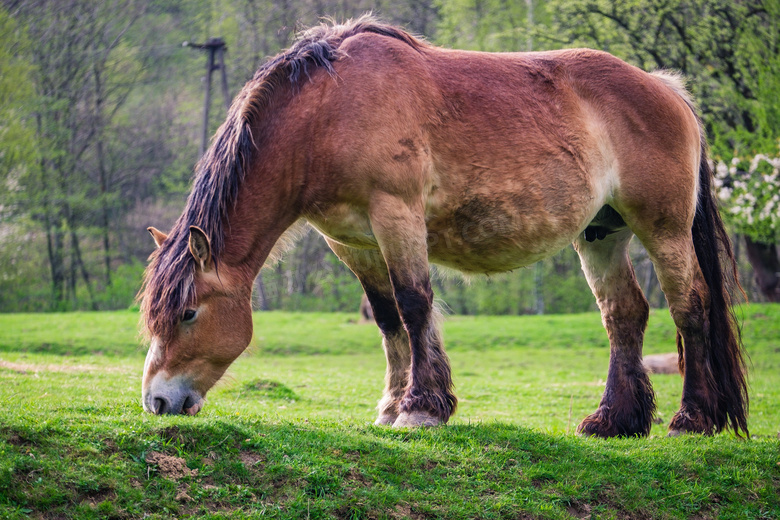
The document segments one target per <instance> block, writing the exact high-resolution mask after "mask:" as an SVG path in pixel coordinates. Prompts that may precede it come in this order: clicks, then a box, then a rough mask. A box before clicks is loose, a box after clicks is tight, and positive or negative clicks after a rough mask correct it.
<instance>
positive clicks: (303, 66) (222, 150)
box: [139, 15, 426, 338]
mask: <svg viewBox="0 0 780 520" xmlns="http://www.w3.org/2000/svg"><path fill="white" fill-rule="evenodd" d="M360 33H374V34H379V35H382V36H387V37H390V38H394V39H397V40H401V41H403V42H405V43H407V44H409V45H410V46H412V47H413V48H415V49H418V50H419V49H420V48H422V47H423V46H424V45H426V44H425V43H424V42H423V41H421V40H419V39H417V38H415V37H413V36H412V35H410V34H409V33H407V32H405V31H403V30H402V29H399V28H397V27H393V26H390V25H386V24H383V23H380V22H379V21H377V20H376V19H374V18H373V17H372V16H370V15H364V16H361V17H360V18H358V19H356V20H349V21H347V22H346V23H344V24H341V25H337V24H334V23H332V21H331V22H330V23H322V24H320V25H317V26H315V27H312V28H310V29H308V30H306V31H303V32H301V33H300V34H299V35H298V38H297V39H296V41H295V43H293V45H292V46H291V47H290V48H289V49H287V50H286V51H284V52H282V53H280V54H278V55H277V56H275V57H273V58H271V59H270V60H269V61H268V62H266V63H265V64H264V65H263V66H262V67H260V69H259V70H258V71H257V72H256V73H255V75H254V77H253V78H252V79H251V80H250V81H249V82H247V84H246V85H245V86H244V88H243V89H242V90H241V92H240V93H239V94H238V96H236V98H235V99H234V100H233V103H232V105H231V107H230V109H229V110H228V116H227V119H226V120H225V122H224V123H223V124H222V125H221V126H220V128H219V130H217V133H216V135H215V137H214V138H213V139H212V143H211V146H210V147H209V149H208V151H207V152H206V153H205V154H204V156H203V158H202V159H201V160H200V161H199V162H198V164H197V166H196V167H195V170H196V174H195V180H194V183H193V187H192V191H191V193H190V195H189V198H188V199H187V205H186V207H185V208H184V212H183V213H182V215H181V216H180V217H179V219H178V220H177V221H176V223H175V224H174V226H173V229H172V230H171V232H170V234H169V235H168V238H167V239H166V240H165V242H164V243H163V244H162V245H161V246H160V247H159V248H158V249H157V250H156V251H155V252H154V253H152V256H151V257H150V264H149V266H148V267H147V269H146V272H145V273H144V283H143V287H142V289H141V292H140V293H139V298H141V312H142V315H143V317H144V319H145V321H146V328H147V330H148V332H149V333H151V334H152V335H157V336H160V337H161V338H170V336H171V335H172V334H173V331H174V330H175V328H176V326H177V324H178V322H179V320H180V319H181V316H182V314H183V313H184V310H185V309H186V308H187V306H189V305H191V304H192V302H193V301H194V299H195V294H194V283H193V282H194V276H195V261H194V259H193V257H192V255H191V254H190V253H189V249H188V239H189V228H190V226H193V225H194V226H198V227H200V228H201V229H203V230H204V231H205V232H206V234H207V235H208V237H209V240H210V242H211V250H212V257H213V258H214V261H215V262H218V261H219V258H220V255H221V254H222V252H223V249H224V232H223V224H224V223H225V220H226V219H227V213H228V210H229V209H230V208H231V207H232V206H233V204H234V203H235V201H236V197H237V196H238V191H239V188H240V187H241V183H242V181H243V179H244V175H245V173H246V169H247V166H248V164H249V161H250V160H251V159H252V157H253V154H254V153H255V152H256V148H255V145H254V142H255V141H254V139H253V136H252V127H253V126H254V123H255V122H256V121H258V120H259V118H260V117H262V114H263V112H264V109H265V108H266V107H267V106H268V103H269V102H270V99H271V95H272V94H273V93H274V92H276V91H277V90H278V89H280V88H285V87H286V88H292V87H294V86H296V85H298V84H299V83H300V81H301V80H302V79H303V77H304V76H305V77H306V78H310V71H313V70H314V69H317V68H322V69H324V70H325V71H327V72H328V74H330V75H331V76H335V74H336V73H335V70H334V68H333V62H335V61H337V60H339V59H340V58H342V57H344V56H345V53H344V52H343V51H341V50H339V46H340V45H341V43H342V42H343V41H344V40H345V39H347V38H349V37H350V36H354V35H356V34H360Z"/></svg>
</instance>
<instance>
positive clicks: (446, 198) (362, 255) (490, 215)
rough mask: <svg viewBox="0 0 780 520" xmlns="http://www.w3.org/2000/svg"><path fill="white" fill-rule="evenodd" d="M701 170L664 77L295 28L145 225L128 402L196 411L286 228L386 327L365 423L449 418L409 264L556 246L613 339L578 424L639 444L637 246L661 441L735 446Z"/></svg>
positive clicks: (736, 381)
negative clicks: (671, 349) (331, 259)
mask: <svg viewBox="0 0 780 520" xmlns="http://www.w3.org/2000/svg"><path fill="white" fill-rule="evenodd" d="M711 176H712V174H711V171H710V167H709V166H708V161H707V156H706V148H705V141H704V136H703V131H702V126H701V122H700V121H699V119H698V117H697V116H696V114H695V111H694V107H693V103H692V102H691V100H690V98H689V97H688V94H687V93H686V91H685V89H684V88H683V86H682V84H681V81H680V80H679V78H677V77H676V76H674V75H672V74H668V73H652V74H648V73H646V72H643V71H641V70H639V69H637V68H635V67H633V66H630V65H628V64H626V63H624V62H623V61H620V60H619V59H617V58H615V57H613V56H611V55H609V54H607V53H604V52H598V51H592V50H583V49H577V50H562V51H555V52H540V53H508V54H489V53H479V52H465V51H458V50H449V49H441V48H437V47H434V46H431V45H429V44H427V43H425V42H423V41H421V40H418V39H416V38H414V37H412V36H410V35H409V34H407V33H406V32H404V31H402V30H400V29H398V28H395V27H391V26H388V25H383V24H381V23H379V22H377V21H376V20H374V19H372V18H369V17H363V18H360V19H358V20H356V21H353V22H348V23H346V24H345V25H335V26H326V25H321V26H318V27H315V28H313V29H311V30H309V31H308V32H306V33H304V34H303V35H302V36H301V37H300V38H299V40H298V41H297V42H296V43H295V44H294V45H293V46H292V47H291V48H290V49H289V50H287V51H286V52H284V53H282V54H280V55H278V56H276V57H275V58H273V59H271V60H270V61H269V62H268V63H266V64H265V65H264V66H263V67H262V68H261V69H260V70H259V71H258V72H257V73H256V74H255V76H254V78H253V79H252V80H251V81H249V82H248V83H247V84H246V86H245V87H244V88H243V90H242V91H241V93H240V94H239V95H238V96H237V97H236V99H235V101H234V102H233V105H232V107H231V109H230V112H229V115H228V118H227V120H226V121H225V123H224V124H223V125H222V126H221V128H220V129H219V131H218V132H217V134H216V136H215V138H214V140H213V143H212V145H211V148H210V149H209V150H208V152H207V153H206V155H205V156H204V157H203V159H202V160H201V162H200V163H199V165H198V166H197V175H196V178H195V183H194V186H193V189H192V193H191V194H190V197H189V200H188V202H187V206H186V208H185V210H184V213H183V214H182V215H181V217H180V218H179V220H178V221H177V223H176V224H175V226H174V228H173V230H172V231H171V233H170V235H168V236H166V235H165V234H163V233H161V232H159V231H157V230H155V229H153V228H150V231H151V233H152V235H153V236H154V239H155V241H156V242H157V245H158V249H157V250H156V252H155V253H154V254H153V255H152V258H151V263H150V265H149V268H148V269H147V272H146V278H145V287H144V290H143V304H142V311H143V315H144V318H145V322H146V327H147V329H148V332H149V335H150V337H151V347H150V348H149V353H148V355H147V358H146V366H145V369H144V380H143V405H144V408H145V409H146V410H147V411H149V412H152V413H158V414H163V413H174V414H175V413H189V414H195V413H197V412H198V411H199V410H200V409H201V407H202V406H203V399H204V396H205V395H206V392H207V391H208V390H209V389H210V388H211V387H212V385H214V383H215V382H216V381H217V380H218V379H219V378H220V377H221V376H222V374H223V373H224V372H225V370H226V369H227V367H228V366H229V365H230V364H231V363H232V362H233V360H235V359H236V357H237V356H238V355H239V354H240V353H241V352H242V351H243V350H244V349H245V348H246V346H247V344H248V343H249V341H250V338H251V336H252V321H251V313H250V295H251V291H252V282H253V280H254V279H255V277H256V276H257V274H258V272H259V270H260V268H261V267H262V265H263V264H264V262H265V261H266V259H267V258H268V257H269V255H271V253H272V249H273V247H274V245H275V244H276V243H277V242H278V241H280V237H282V235H283V234H284V233H285V231H286V230H288V229H289V228H291V227H294V226H293V225H294V224H295V223H296V222H298V221H302V220H305V221H308V222H309V223H310V224H311V225H313V226H314V227H315V228H316V229H317V230H319V231H320V232H321V233H322V234H323V235H324V236H325V239H326V240H327V242H328V244H329V245H330V247H331V248H332V249H333V251H334V252H335V253H336V254H337V255H338V256H339V258H341V259H342V260H343V261H344V262H345V263H346V264H347V265H348V266H349V267H350V269H352V271H353V272H354V273H355V274H356V275H357V277H358V278H359V279H360V282H361V283H362V285H363V288H364V289H365V293H366V295H367V296H368V299H369V301H370V303H371V307H372V308H373V311H374V316H375V318H376V322H377V324H378V326H379V328H380V329H381V332H382V334H383V338H384V341H383V346H384V350H385V354H386V356H387V375H386V387H385V391H384V396H383V398H382V399H381V401H380V402H379V407H378V409H379V416H378V419H377V421H376V422H377V423H378V424H392V425H394V426H396V427H398V426H415V425H435V424H440V423H446V422H447V420H448V419H449V417H450V416H451V414H452V413H453V412H454V410H455V407H456V403H457V399H456V397H455V395H454V393H453V388H452V380H451V376H450V365H449V362H448V359H447V356H446V354H445V353H444V349H443V347H442V341H441V336H440V334H439V330H438V326H437V323H436V316H435V311H434V309H433V307H432V300H433V294H432V291H431V285H430V281H429V261H432V262H436V263H438V264H442V265H444V266H448V267H452V268H455V269H458V270H461V271H465V272H471V273H495V272H500V271H507V270H511V269H515V268H518V267H522V266H527V265H529V264H531V263H533V262H536V261H538V260H541V259H542V258H545V257H548V256H550V255H552V254H554V253H555V252H557V251H558V250H560V249H561V248H563V247H564V246H566V245H567V244H569V243H571V242H573V243H574V247H575V248H576V250H577V252H578V253H579V255H580V258H581V260H582V267H583V270H584V271H585V275H586V276H587V279H588V283H589V284H590V286H591V288H592V290H593V293H594V295H595V296H596V298H597V300H598V304H599V307H600V309H601V314H602V318H603V323H604V326H605V327H606V329H607V333H608V336H609V342H610V347H611V353H610V364H609V374H608V377H607V384H606V389H605V391H604V395H603V398H602V400H601V404H600V406H599V407H598V409H597V410H596V411H595V412H594V413H593V414H591V415H590V416H588V417H586V418H585V419H584V420H583V421H582V423H581V424H580V425H579V428H578V431H579V432H581V433H583V434H586V435H599V436H615V435H647V433H648V432H649V430H650V424H651V419H652V415H653V413H654V410H655V404H654V393H653V389H652V386H651V383H650V380H649V378H648V376H647V374H646V372H645V369H644V368H643V367H642V340H643V335H644V330H645V326H646V324H647V318H648V304H647V300H646V299H645V297H644V296H643V295H642V292H641V290H640V288H639V286H638V285H637V282H636V279H635V277H634V272H633V268H632V266H631V263H630V261H629V257H628V253H627V250H628V244H629V241H630V240H631V237H632V236H633V235H634V234H635V235H636V236H637V237H638V238H639V239H640V240H641V242H642V243H643V244H644V246H645V247H646V248H647V251H648V252H649V254H650V257H651V258H652V260H653V264H654V265H655V268H656V272H657V273H658V277H659V279H660V282H661V286H662V288H663V291H664V293H665V294H666V298H667V301H668V302H669V307H670V309H671V314H672V316H673V318H674V322H675V324H676V326H677V330H678V349H679V352H680V367H681V369H682V370H684V375H685V384H684V388H683V395H682V404H681V407H680V410H679V411H678V412H677V414H676V415H675V416H674V418H673V419H672V421H671V424H670V426H669V428H670V431H671V433H679V432H703V433H708V434H709V433H713V432H718V431H721V430H722V429H723V428H724V427H729V426H730V427H731V428H732V429H733V430H734V431H735V432H736V433H737V434H739V433H740V432H743V433H747V408H748V403H747V386H746V380H745V365H744V361H743V354H742V346H741V341H740V336H739V329H738V328H737V326H736V324H735V321H734V320H733V317H732V315H731V312H730V307H729V303H730V300H729V285H730V284H732V283H733V282H734V278H733V277H734V275H735V268H734V261H733V256H732V254H731V247H730V244H729V240H728V237H727V235H726V232H725V231H724V228H723V224H722V222H721V220H720V218H719V216H718V212H717V208H716V201H715V199H714V198H713V195H712V193H711V189H710V182H711ZM721 255H723V256H725V257H726V261H727V264H728V266H729V269H728V270H726V272H724V270H723V267H722V266H721V260H720V256H721Z"/></svg>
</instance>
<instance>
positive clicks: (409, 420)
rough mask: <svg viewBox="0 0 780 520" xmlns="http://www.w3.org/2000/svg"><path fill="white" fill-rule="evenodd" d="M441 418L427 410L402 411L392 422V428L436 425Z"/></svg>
mask: <svg viewBox="0 0 780 520" xmlns="http://www.w3.org/2000/svg"><path fill="white" fill-rule="evenodd" d="M441 423H442V422H441V419H439V418H438V417H434V416H433V415H431V414H429V413H428V412H402V413H401V415H399V416H398V419H396V420H395V422H394V423H393V428H414V427H415V426H438V425H440V424H441Z"/></svg>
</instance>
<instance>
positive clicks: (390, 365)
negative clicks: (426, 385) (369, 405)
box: [325, 238, 411, 425]
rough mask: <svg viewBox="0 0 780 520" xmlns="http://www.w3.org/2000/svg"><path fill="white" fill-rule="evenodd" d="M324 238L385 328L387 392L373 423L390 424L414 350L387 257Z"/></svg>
mask: <svg viewBox="0 0 780 520" xmlns="http://www.w3.org/2000/svg"><path fill="white" fill-rule="evenodd" d="M325 240H326V242H327V243H328V245H329V246H330V248H331V249H332V250H333V252H334V253H336V256H338V257H339V258H340V259H341V260H342V261H343V262H344V263H345V264H347V266H348V267H349V268H350V269H351V270H352V272H353V273H355V276H357V277H358V280H360V283H361V285H362V286H363V291H364V292H365V293H366V297H367V298H368V302H369V304H371V310H372V311H373V313H374V321H376V324H377V326H378V327H379V330H380V331H381V332H382V347H383V348H384V351H385V357H386V358H387V370H386V372H385V390H384V394H383V396H382V399H381V400H380V401H379V404H378V405H377V409H378V410H379V416H378V417H377V419H376V422H375V423H374V424H377V425H383V424H386V425H387V424H389V425H391V424H393V423H394V422H395V421H396V419H398V415H399V414H400V413H401V412H400V410H399V408H398V407H399V405H400V402H401V399H402V398H403V395H404V392H405V391H406V383H407V381H408V379H409V365H410V364H411V353H410V351H409V336H408V335H407V334H406V329H404V326H403V323H402V322H401V316H400V315H399V314H398V307H397V306H396V303H395V297H394V296H393V286H392V285H391V284H390V276H389V275H388V274H387V266H386V265H385V260H384V258H382V254H381V253H380V252H379V251H375V250H368V249H354V248H351V247H347V246H344V245H342V244H340V243H338V242H334V241H332V240H330V239H327V238H326V239H325Z"/></svg>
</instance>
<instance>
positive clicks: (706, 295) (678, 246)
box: [645, 234, 746, 435]
mask: <svg viewBox="0 0 780 520" xmlns="http://www.w3.org/2000/svg"><path fill="white" fill-rule="evenodd" d="M645 247H646V248H647V251H648V253H649V254H650V258H651V259H652V260H653V264H654V266H655V270H656V273H657V274H658V280H659V282H660V284H661V289H662V290H663V291H664V294H665V295H666V301H667V302H668V303H669V311H670V312H671V314H672V319H673V320H674V323H675V325H676V326H677V342H678V343H677V348H678V351H679V355H680V368H681V370H682V371H683V373H684V374H683V375H684V379H683V391H682V401H681V404H680V409H679V411H678V412H677V413H676V414H675V415H674V417H672V420H671V421H670V423H669V435H678V434H680V433H703V434H708V435H709V434H713V433H716V432H719V431H721V430H722V429H723V428H724V427H725V426H727V425H728V420H729V417H728V412H729V411H731V410H730V409H729V405H730V404H732V403H738V402H739V401H738V399H739V392H740V390H741V387H740V384H739V382H740V381H743V380H742V379H740V378H739V376H741V374H738V375H731V374H732V372H731V371H732V370H739V369H741V366H742V365H741V364H740V363H739V362H738V361H736V360H734V361H729V359H725V356H726V355H727V354H726V352H727V351H726V348H725V347H722V348H721V349H720V350H719V349H718V348H717V347H718V346H719V344H718V342H721V343H724V344H725V343H726V342H728V341H736V340H735V339H734V338H733V337H732V336H731V335H730V334H728V333H721V331H719V330H718V329H716V327H718V326H719V325H720V326H721V327H723V324H722V323H721V324H718V323H711V320H710V316H711V309H710V307H711V306H712V300H711V294H710V289H709V287H708V285H707V283H706V281H705V279H704V275H703V274H702V271H701V268H700V267H699V262H698V260H697V258H696V253H695V251H694V246H693V243H692V241H691V237H690V235H687V234H686V235H682V236H681V237H679V238H677V239H674V240H670V239H666V240H664V241H662V242H658V243H655V242H654V241H652V240H647V241H646V243H645ZM723 319H724V320H725V319H727V318H723ZM713 330H715V331H716V332H715V333H713ZM726 332H728V330H726ZM732 352H733V350H732ZM719 355H720V356H721V357H720V358H718V356H719ZM724 374H725V375H724ZM729 377H731V378H732V379H729ZM730 396H736V397H733V398H732V400H731V401H729V400H728V399H727V398H728V397H730ZM732 406H734V405H733V404H732ZM740 410H741V409H740ZM740 417H742V416H740ZM743 424H744V422H743ZM743 429H744V430H745V431H746V428H744V426H743ZM736 430H737V427H735V431H736Z"/></svg>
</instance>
